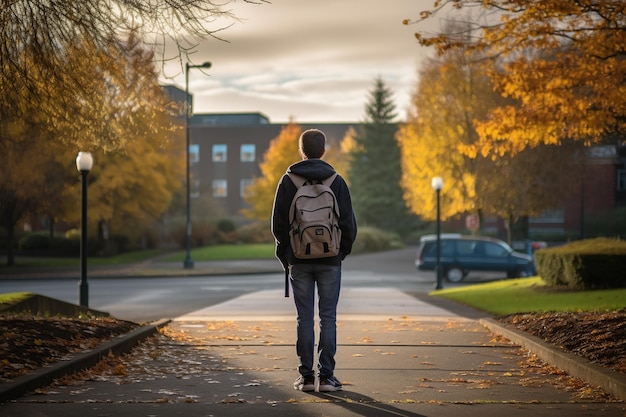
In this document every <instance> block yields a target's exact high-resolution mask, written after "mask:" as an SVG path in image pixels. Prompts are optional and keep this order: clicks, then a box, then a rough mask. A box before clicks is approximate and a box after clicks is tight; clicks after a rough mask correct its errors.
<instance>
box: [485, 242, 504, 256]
mask: <svg viewBox="0 0 626 417" xmlns="http://www.w3.org/2000/svg"><path fill="white" fill-rule="evenodd" d="M485 253H486V254H487V256H494V257H504V256H507V255H508V254H509V251H508V250H507V248H505V247H504V246H502V245H498V244H497V243H493V242H485Z"/></svg>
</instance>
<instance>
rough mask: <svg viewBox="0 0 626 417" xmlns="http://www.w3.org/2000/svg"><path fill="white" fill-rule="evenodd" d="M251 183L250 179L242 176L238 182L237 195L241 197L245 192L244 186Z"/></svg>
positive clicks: (246, 186)
mask: <svg viewBox="0 0 626 417" xmlns="http://www.w3.org/2000/svg"><path fill="white" fill-rule="evenodd" d="M251 184H252V179H250V178H244V179H242V180H241V181H240V183H239V195H240V196H241V197H242V198H243V197H245V194H246V188H248V187H249V186H250V185H251Z"/></svg>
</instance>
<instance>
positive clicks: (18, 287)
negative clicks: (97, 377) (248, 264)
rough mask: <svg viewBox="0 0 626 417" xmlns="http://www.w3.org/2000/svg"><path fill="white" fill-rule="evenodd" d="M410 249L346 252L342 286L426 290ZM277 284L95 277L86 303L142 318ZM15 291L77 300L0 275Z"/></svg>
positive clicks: (425, 276) (270, 280) (430, 285)
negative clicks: (352, 253)
mask: <svg viewBox="0 0 626 417" xmlns="http://www.w3.org/2000/svg"><path fill="white" fill-rule="evenodd" d="M415 252H416V249H415V248H414V247H408V248H405V249H401V250H395V251H389V252H381V253H374V254H365V255H357V256H351V257H348V258H347V259H346V261H345V262H344V266H343V274H342V286H343V288H393V289H398V290H400V291H404V292H409V293H428V292H430V291H432V290H433V289H434V284H435V274H434V272H432V271H426V272H422V271H416V269H415V264H414V259H415ZM264 262H267V261H264ZM269 262H274V261H269ZM500 277H502V274H491V275H490V276H484V275H476V274H470V276H469V277H468V278H467V279H466V280H465V281H464V282H463V283H459V284H449V283H445V282H444V287H450V286H452V285H455V286H458V285H468V284H471V283H476V282H481V281H485V280H491V279H496V278H500ZM283 285H284V274H282V273H264V274H242V275H208V276H190V277H185V276H180V277H161V278H135V277H124V278H103V277H98V278H91V279H89V307H91V308H93V309H96V310H100V311H105V312H108V313H110V314H111V315H112V316H114V317H117V318H120V319H125V320H131V321H135V322H148V321H153V320H158V319H161V318H174V317H178V316H182V315H184V314H187V313H189V312H191V311H195V310H199V309H202V308H206V307H210V306H213V305H216V304H219V303H222V302H225V301H228V300H231V299H233V298H235V297H238V296H241V295H244V294H248V293H252V292H256V291H264V290H273V291H274V290H275V291H276V294H277V295H276V296H277V298H282V297H283V292H284V290H283V288H284V287H283ZM16 291H30V292H34V293H37V294H41V295H45V296H48V297H52V298H56V299H59V300H62V301H67V302H70V303H74V304H78V296H79V287H78V282H77V281H76V279H52V278H48V279H15V280H8V279H4V280H0V292H3V293H6V292H16ZM281 301H282V300H281Z"/></svg>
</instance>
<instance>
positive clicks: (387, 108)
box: [348, 77, 416, 235]
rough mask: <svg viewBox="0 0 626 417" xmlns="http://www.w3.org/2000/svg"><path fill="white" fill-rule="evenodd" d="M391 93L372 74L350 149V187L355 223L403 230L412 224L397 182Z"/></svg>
mask: <svg viewBox="0 0 626 417" xmlns="http://www.w3.org/2000/svg"><path fill="white" fill-rule="evenodd" d="M392 96H393V93H392V91H391V90H390V89H389V88H387V86H386V85H385V83H384V81H383V80H382V78H381V77H378V78H376V80H375V83H374V88H373V89H372V90H371V91H370V93H369V100H368V103H367V105H366V107H365V114H366V116H365V120H364V123H363V129H362V131H361V132H359V133H357V135H356V136H355V138H354V140H355V146H354V148H353V149H352V150H351V152H350V166H349V170H348V173H349V178H350V190H351V195H352V203H353V206H354V211H355V214H356V216H357V220H358V222H359V225H361V226H373V227H377V228H380V229H385V230H389V231H394V232H398V233H399V234H401V235H402V234H406V233H407V232H410V231H411V230H412V229H413V227H414V226H415V225H416V217H415V216H413V215H412V214H410V212H409V210H408V209H407V207H406V204H405V202H404V199H403V191H402V188H401V186H400V179H401V175H402V172H401V165H400V148H399V147H398V144H397V142H396V138H395V134H396V131H397V130H398V125H397V123H395V122H394V119H395V118H396V113H395V110H396V106H395V104H394V103H393V99H392Z"/></svg>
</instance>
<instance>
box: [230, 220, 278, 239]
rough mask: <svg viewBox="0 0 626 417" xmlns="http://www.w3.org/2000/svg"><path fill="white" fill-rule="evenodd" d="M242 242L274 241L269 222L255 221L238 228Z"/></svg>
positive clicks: (238, 234)
mask: <svg viewBox="0 0 626 417" xmlns="http://www.w3.org/2000/svg"><path fill="white" fill-rule="evenodd" d="M237 236H238V242H240V243H274V236H273V235H272V230H271V228H270V223H269V222H254V223H251V224H247V225H245V226H242V227H240V228H239V230H237Z"/></svg>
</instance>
